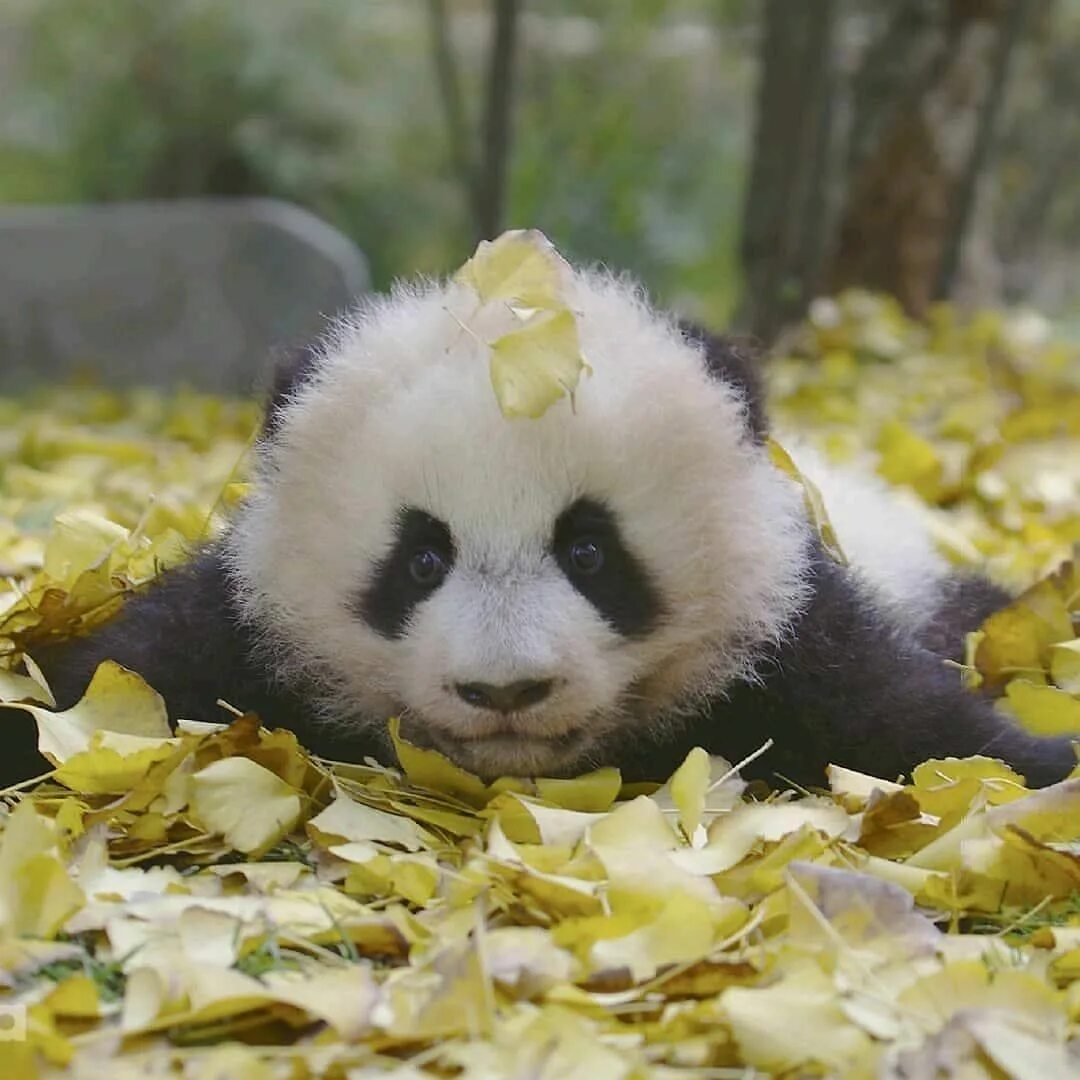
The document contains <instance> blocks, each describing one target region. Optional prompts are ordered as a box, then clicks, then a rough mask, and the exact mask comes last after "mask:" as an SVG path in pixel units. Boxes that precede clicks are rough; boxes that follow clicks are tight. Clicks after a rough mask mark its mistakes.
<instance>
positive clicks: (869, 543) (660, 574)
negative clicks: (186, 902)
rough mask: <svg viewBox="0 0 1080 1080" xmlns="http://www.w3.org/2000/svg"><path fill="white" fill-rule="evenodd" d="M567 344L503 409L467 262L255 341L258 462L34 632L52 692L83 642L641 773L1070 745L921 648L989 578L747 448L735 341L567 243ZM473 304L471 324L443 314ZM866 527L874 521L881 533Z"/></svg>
mask: <svg viewBox="0 0 1080 1080" xmlns="http://www.w3.org/2000/svg"><path fill="white" fill-rule="evenodd" d="M565 288H566V290H567V292H566V298H567V303H568V306H569V307H570V309H571V310H572V311H573V312H574V316H575V318H576V322H577V327H578V332H579V335H580V340H581V346H582V351H583V353H584V355H585V357H586V358H587V360H588V364H589V366H590V368H591V373H590V374H588V375H587V376H586V377H583V378H582V380H581V382H580V385H579V386H578V388H577V392H576V394H575V396H574V399H573V401H572V402H571V401H570V400H569V399H564V400H562V401H560V402H559V403H558V404H557V405H555V406H553V407H552V408H550V409H549V410H548V411H547V412H546V413H545V414H544V415H543V416H542V417H541V418H539V419H528V420H525V419H521V420H508V419H506V418H505V417H504V416H503V415H502V413H501V411H500V408H499V405H498V402H497V400H496V397H495V394H494V392H493V389H492V383H491V377H490V372H489V353H488V349H487V347H486V346H485V344H484V342H485V341H491V340H493V339H494V338H495V337H497V336H498V335H499V334H501V333H506V332H507V329H508V324H507V322H506V320H507V319H508V318H510V316H509V314H508V313H507V312H505V311H500V310H499V309H498V305H495V306H494V307H492V309H491V310H488V308H484V309H482V310H479V312H478V305H477V297H476V295H475V294H474V293H473V292H472V291H471V289H470V287H469V286H468V285H467V284H464V283H461V282H457V281H455V282H451V283H448V284H446V283H436V284H428V285H423V286H419V287H407V288H406V287H401V288H398V289H397V290H396V291H394V292H393V293H392V295H390V296H389V297H384V298H381V299H377V300H374V301H372V302H370V303H366V304H364V305H363V306H361V307H360V308H359V309H358V310H356V311H354V312H353V313H351V314H350V315H349V316H348V317H346V318H344V319H342V320H340V321H339V322H338V323H337V324H336V326H335V327H334V329H333V330H332V332H330V333H329V334H328V335H327V336H326V337H325V338H324V339H323V340H322V341H321V342H320V343H319V344H318V345H317V346H315V347H313V348H311V349H309V350H306V351H304V352H303V353H300V354H298V355H297V356H295V357H293V358H292V360H291V361H290V363H289V364H288V365H287V366H286V367H285V368H284V369H283V370H282V371H281V372H280V373H279V375H278V379H277V383H276V386H275V389H274V394H273V399H272V401H271V404H270V407H269V410H268V416H267V421H266V426H265V430H264V432H263V434H262V437H261V439H260V441H259V446H258V452H257V465H256V470H255V478H254V483H253V490H252V494H251V496H250V498H249V499H248V500H247V502H246V503H245V505H244V506H243V508H242V510H241V511H240V512H239V514H238V516H237V518H236V520H235V521H234V523H233V524H232V526H231V528H230V530H229V532H228V533H227V535H226V536H225V537H224V539H223V540H222V541H220V542H219V543H216V544H215V545H213V546H211V547H208V548H207V549H206V550H203V551H201V552H199V553H197V554H196V556H195V557H194V558H193V559H192V561H191V562H190V563H189V564H187V565H185V566H184V567H182V568H178V569H176V570H173V571H171V572H169V573H167V574H165V575H164V576H163V579H162V580H161V581H160V583H159V584H158V585H157V586H155V587H154V588H152V589H150V590H149V591H147V592H146V593H145V594H143V595H141V596H139V597H137V598H134V599H132V600H131V601H129V602H128V604H127V605H126V607H125V608H124V610H123V612H122V613H121V615H120V616H118V617H117V619H116V620H114V621H113V622H112V623H111V624H110V625H108V626H107V627H106V628H104V629H103V630H102V631H100V632H99V633H97V634H95V635H93V636H91V637H89V638H86V639H79V640H75V641H73V642H70V643H67V644H66V645H63V646H59V647H56V648H54V649H52V650H48V651H47V652H46V653H43V654H42V655H40V656H37V657H36V659H37V660H38V662H39V663H40V664H41V665H42V666H43V668H44V669H45V672H46V674H47V676H48V677H49V679H50V681H51V683H52V686H53V688H54V691H55V693H56V696H57V699H58V704H59V706H60V707H65V706H69V705H71V704H72V703H73V702H74V701H76V700H77V699H78V698H79V697H80V696H81V694H82V692H83V691H84V689H85V687H86V684H87V682H88V681H89V678H90V676H91V674H92V673H93V671H94V669H95V667H96V666H97V664H98V663H99V662H100V661H102V660H103V659H106V658H111V659H115V660H116V661H118V662H119V663H121V664H123V665H125V666H126V667H128V668H131V669H133V670H135V671H137V672H139V673H140V674H141V675H142V676H143V677H144V678H145V679H146V680H147V681H148V682H149V683H150V685H152V686H154V687H155V688H156V689H157V690H158V691H159V692H161V694H162V695H163V696H164V697H165V699H166V702H167V703H168V706H169V712H170V715H171V716H173V717H185V718H191V719H201V720H219V721H220V720H222V719H224V714H223V712H222V710H221V709H220V707H219V706H218V705H217V704H216V702H217V701H218V699H219V698H221V699H225V700H226V701H228V702H229V703H230V704H232V705H233V706H235V707H237V708H239V709H242V710H246V711H247V710H250V711H256V712H258V713H259V714H260V715H261V717H262V719H263V722H264V723H265V724H266V726H268V727H279V726H284V727H288V728H291V729H292V730H294V731H295V732H296V734H297V735H298V736H299V738H300V739H301V741H302V742H303V743H304V744H305V745H306V746H308V747H309V748H310V749H311V750H313V751H314V752H316V753H318V754H321V755H324V756H326V757H330V758H334V759H338V760H352V761H360V760H362V759H363V758H364V757H365V756H373V757H375V758H377V759H381V760H384V761H389V762H392V761H393V753H392V749H391V746H390V744H389V740H388V738H387V736H386V722H387V719H388V718H389V717H391V716H399V717H400V718H401V728H402V733H403V735H404V736H405V737H406V738H408V739H409V740H410V741H413V742H415V743H419V744H421V745H425V746H429V747H432V748H434V749H437V750H439V751H441V752H442V753H443V754H445V755H446V756H448V757H449V758H451V759H453V760H454V761H455V762H457V763H459V764H460V765H461V766H463V767H464V768H466V769H469V770H472V771H474V772H475V773H478V774H479V775H480V776H482V777H485V778H492V777H496V776H500V775H507V774H515V775H546V776H567V775H575V774H578V773H580V772H583V771H586V770H588V769H591V768H594V767H597V766H602V765H614V766H617V767H618V768H619V769H621V770H622V772H623V775H624V777H626V778H627V779H635V780H637V779H649V780H657V781H663V780H665V779H666V778H667V777H668V776H669V775H670V773H671V772H672V771H673V770H674V769H675V768H676V767H677V766H678V765H679V763H680V762H681V761H682V759H683V758H684V756H685V755H686V753H687V752H688V751H689V750H690V749H691V748H692V747H694V746H703V747H704V748H705V749H706V750H708V751H709V752H711V753H714V754H718V755H722V756H723V757H725V758H727V759H728V760H729V761H732V762H738V761H741V760H742V759H744V758H746V757H748V756H750V755H752V754H753V753H754V752H755V751H757V750H759V748H760V747H762V745H763V744H764V743H765V742H766V740H769V739H771V740H772V746H771V748H770V749H769V750H768V751H767V752H766V753H764V754H762V755H760V756H759V757H757V758H756V759H755V760H754V761H753V762H752V764H751V765H749V766H748V767H747V769H745V770H744V775H747V776H749V777H755V776H757V777H762V778H764V779H766V780H770V781H772V782H783V781H791V782H794V783H797V784H800V785H822V784H823V783H824V782H825V768H826V766H827V765H828V764H829V763H836V764H840V765H844V766H847V767H850V768H853V769H858V770H862V771H865V772H868V773H872V774H874V775H876V776H881V777H887V778H894V777H897V776H899V775H901V774H903V773H905V772H907V771H909V770H910V769H911V768H912V766H914V765H915V764H917V763H918V762H920V761H922V760H924V759H926V758H929V757H933V756H942V755H956V756H964V755H971V754H987V755H991V756H994V757H999V758H1002V759H1004V760H1005V761H1007V762H1009V763H1010V764H1012V765H1013V766H1015V767H1016V768H1017V769H1018V770H1019V771H1020V772H1022V773H1023V774H1024V775H1025V776H1026V777H1027V779H1028V781H1029V783H1032V784H1038V785H1042V784H1047V783H1050V782H1053V781H1056V780H1059V779H1060V778H1062V777H1063V776H1064V775H1065V774H1066V773H1067V772H1068V771H1069V769H1070V767H1071V766H1072V764H1073V763H1074V760H1075V757H1074V754H1073V752H1072V750H1071V744H1070V742H1069V741H1068V740H1066V739H1039V738H1035V737H1032V736H1030V735H1028V734H1025V733H1023V732H1022V731H1021V730H1019V729H1018V728H1017V727H1015V726H1013V725H1011V724H1010V723H1009V722H1008V721H1007V720H1006V719H1004V718H1002V717H1000V716H999V715H998V714H997V713H996V712H995V711H994V709H993V708H992V707H991V706H990V705H989V704H988V703H986V702H985V701H983V700H981V699H980V698H978V697H977V696H975V695H974V694H971V693H968V692H966V691H965V690H963V689H962V688H961V685H960V680H959V676H958V674H957V672H956V670H955V668H950V667H949V666H948V665H947V664H946V663H945V658H946V657H947V656H951V655H954V654H955V653H956V652H957V651H958V649H959V648H960V647H961V645H962V638H963V633H964V632H965V631H966V630H968V629H972V628H974V627H975V626H976V625H977V624H978V623H979V621H980V620H981V619H982V618H983V617H984V616H985V615H987V614H988V613H989V612H990V611H991V610H993V609H994V608H995V607H997V606H999V605H1000V604H1001V603H1003V602H1005V601H1006V600H1007V597H1004V596H1003V595H1001V594H999V593H998V592H997V590H995V589H993V588H992V587H991V586H989V585H988V584H986V583H984V582H981V581H977V580H966V579H960V578H955V577H953V576H950V574H949V572H948V570H947V568H946V567H945V566H944V565H943V564H942V563H941V561H940V560H939V559H938V558H937V557H936V556H935V555H934V553H933V550H932V548H931V546H930V544H929V542H928V540H927V539H926V538H925V537H924V536H922V535H921V533H920V532H919V530H918V528H917V527H915V526H913V525H912V523H911V522H910V521H908V520H906V519H904V518H903V516H902V515H898V512H897V509H896V507H895V506H894V505H893V504H892V502H891V501H890V498H889V494H888V493H887V492H886V491H884V490H883V489H881V488H878V487H876V486H875V485H874V484H873V483H871V482H868V481H866V480H863V479H858V478H855V477H836V476H831V475H829V474H828V472H827V471H826V472H824V473H823V472H822V471H821V468H820V467H819V468H818V469H817V470H816V471H815V473H814V475H815V479H817V480H818V481H819V482H820V483H821V484H822V486H823V490H824V491H825V492H826V495H827V496H829V495H830V493H831V492H835V495H836V509H835V524H836V525H837V528H838V531H839V533H840V539H841V543H842V544H843V545H845V546H846V548H847V549H848V554H849V555H850V556H852V561H853V565H852V566H845V565H841V564H840V563H839V562H837V561H835V560H834V559H833V558H831V557H830V556H829V555H828V554H827V553H826V552H824V551H823V550H822V548H821V546H820V543H819V541H818V539H817V534H816V532H815V530H814V529H813V528H812V527H811V525H810V524H809V522H808V520H807V516H806V513H805V511H804V502H803V497H802V492H801V489H800V488H799V487H798V486H797V485H796V484H795V482H794V481H792V480H791V479H790V478H789V477H788V476H787V475H786V474H785V473H783V472H782V471H780V470H779V469H778V468H776V467H775V466H774V465H773V464H772V462H771V461H770V458H769V455H768V451H767V448H766V445H765V420H764V407H763V402H762V395H761V391H760V387H759V386H758V384H757V381H756V376H755V373H754V370H753V367H752V366H751V364H750V363H748V362H747V361H746V360H745V359H744V358H743V357H742V356H741V355H740V354H739V353H738V352H737V351H736V350H734V349H733V348H732V347H730V346H729V345H728V344H727V343H726V342H724V341H722V340H717V339H712V338H710V337H708V336H707V335H704V334H702V333H699V332H697V331H694V330H688V329H686V328H684V327H682V326H680V325H679V324H678V323H677V322H675V321H674V320H672V319H670V318H668V317H666V316H664V315H662V314H660V313H658V312H656V311H655V310H653V309H652V308H651V307H650V306H649V304H648V303H647V301H646V300H645V298H644V297H643V296H642V294H641V293H640V291H639V290H638V289H637V288H636V287H635V286H633V285H632V284H629V283H627V282H626V281H624V280H621V279H619V278H616V277H613V276H610V275H608V274H605V273H600V272H595V271H592V270H581V269H573V270H571V269H569V268H567V281H566V283H565ZM465 324H467V325H465ZM886 545H887V546H886Z"/></svg>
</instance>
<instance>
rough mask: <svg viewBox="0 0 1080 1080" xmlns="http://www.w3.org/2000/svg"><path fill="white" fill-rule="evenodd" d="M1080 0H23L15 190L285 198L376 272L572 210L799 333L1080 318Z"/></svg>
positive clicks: (608, 241) (588, 254)
mask: <svg viewBox="0 0 1080 1080" xmlns="http://www.w3.org/2000/svg"><path fill="white" fill-rule="evenodd" d="M1078 48H1080V0H815V2H813V3H799V2H797V0H761V2H754V0H574V2H570V0H168V2H165V0H96V2H95V3H87V2H85V0H2V4H0V103H2V105H0V203H6V204H69V203H85V202H111V201H116V200H137V199H147V198H152V199H160V198H165V199H172V198H176V197H182V196H206V195H217V196H220V195H224V196H238V195H244V196H251V195H258V196H275V197H279V198H282V199H286V200H289V201H292V202H295V203H297V204H299V205H300V206H302V207H305V208H307V209H308V210H310V211H312V212H314V213H315V214H317V215H318V216H319V217H321V218H323V219H324V220H325V221H327V222H329V223H331V224H332V225H334V226H336V227H337V228H338V229H340V230H341V231H342V232H343V233H344V234H346V235H347V236H348V237H350V238H352V239H353V240H354V241H355V242H356V243H357V244H358V245H359V246H360V248H361V249H362V251H363V252H364V254H365V255H366V257H367V259H368V261H369V265H370V271H371V276H372V279H373V283H374V285H375V286H376V287H378V288H383V287H385V286H387V285H388V284H389V283H390V282H391V281H392V280H393V279H394V278H395V277H397V276H408V275H412V274H415V273H417V272H424V273H429V272H430V273H437V272H444V271H449V270H452V269H453V268H455V267H456V266H458V265H459V264H460V263H461V262H462V261H463V260H464V259H465V258H466V257H467V256H468V254H469V253H470V252H471V250H472V247H473V245H474V244H475V242H476V240H477V238H479V237H484V236H491V235H494V234H497V233H498V232H500V231H501V230H502V229H504V228H507V227H517V226H530V227H537V228H540V229H542V230H543V231H545V232H546V233H547V234H548V235H549V236H550V237H551V238H552V239H553V240H554V241H555V243H556V244H557V245H558V246H559V247H560V248H561V249H562V250H563V251H564V252H565V253H567V254H568V255H570V256H572V257H575V258H578V259H585V260H600V261H603V262H605V263H607V264H609V265H611V266H613V267H617V268H622V269H628V270H631V271H633V272H634V273H635V274H637V275H638V276H640V277H641V278H642V279H643V281H644V282H645V283H646V285H647V286H648V288H649V289H650V291H651V292H652V293H653V294H654V295H655V296H657V297H658V298H659V299H660V300H661V301H662V302H664V303H666V304H669V305H671V306H674V307H676V308H678V309H679V310H681V311H682V312H684V313H686V314H688V315H691V316H693V317H696V318H699V319H701V320H704V321H705V322H707V323H709V324H710V325H713V326H727V325H730V326H735V327H737V328H739V329H741V330H746V331H750V332H752V333H754V334H756V335H758V336H760V337H762V338H763V339H765V340H771V339H773V338H774V337H775V335H776V333H777V332H778V331H779V330H780V329H781V328H782V327H783V326H785V325H786V324H788V323H789V322H790V321H791V320H793V319H796V318H798V317H799V316H800V315H801V314H802V313H803V312H804V311H805V309H806V305H807V303H808V302H809V301H810V300H811V299H812V298H814V297H815V296H818V295H822V294H826V293H828V294H831V293H835V292H837V291H839V290H841V289H844V288H846V287H849V286H863V287H867V288H870V289H874V290H882V291H886V292H888V293H891V294H893V295H894V296H895V297H897V298H898V299H899V301H900V303H901V304H902V305H903V307H904V309H905V310H906V311H907V312H908V313H909V314H912V315H915V316H920V315H922V314H924V313H925V312H926V310H927V309H928V307H929V305H931V304H932V303H933V301H934V300H936V299H939V298H946V297H947V298H952V299H955V300H958V301H959V302H961V303H963V304H979V305H996V306H1001V305H1006V306H1008V305H1021V304H1022V305H1031V306H1034V307H1036V308H1038V309H1040V310H1041V311H1043V312H1045V313H1046V314H1047V315H1049V316H1050V317H1052V318H1053V319H1054V321H1055V322H1056V323H1057V324H1058V325H1059V327H1060V328H1061V329H1062V331H1063V332H1065V333H1073V332H1074V331H1075V332H1080V280H1078V277H1077V275H1076V274H1074V273H1072V267H1073V265H1074V260H1075V253H1076V249H1077V246H1078V243H1080V185H1077V184H1076V183H1073V182H1071V181H1072V172H1073V164H1074V162H1076V161H1080V107H1078V106H1080V63H1078V60H1080V51H1078Z"/></svg>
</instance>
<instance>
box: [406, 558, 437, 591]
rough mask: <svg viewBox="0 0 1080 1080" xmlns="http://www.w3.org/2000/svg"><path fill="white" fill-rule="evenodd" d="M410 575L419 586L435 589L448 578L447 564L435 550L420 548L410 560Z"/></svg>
mask: <svg viewBox="0 0 1080 1080" xmlns="http://www.w3.org/2000/svg"><path fill="white" fill-rule="evenodd" d="M409 575H410V576H411V577H412V579H413V581H415V582H416V584H417V585H422V586H424V588H426V589H431V588H434V587H435V586H436V585H438V584H439V583H440V582H441V581H442V579H443V578H444V577H446V562H445V560H444V559H443V557H442V555H440V554H439V552H437V551H436V550H435V549H434V548H420V550H419V551H416V552H414V553H413V557H412V558H411V559H410V560H409Z"/></svg>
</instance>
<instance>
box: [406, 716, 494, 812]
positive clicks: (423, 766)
mask: <svg viewBox="0 0 1080 1080" xmlns="http://www.w3.org/2000/svg"><path fill="white" fill-rule="evenodd" d="M390 739H391V741H392V742H393V744H394V752H395V753H396V754H397V759H398V761H399V762H400V763H401V768H402V769H403V770H404V772H405V775H406V776H407V777H408V778H409V780H410V781H411V782H412V783H414V784H416V785H418V786H419V787H425V788H430V789H431V790H432V791H445V792H446V793H447V794H450V795H454V796H456V797H457V798H459V799H462V800H464V801H465V802H467V803H469V804H470V805H472V806H483V805H484V804H485V803H486V802H487V801H488V797H489V796H488V789H487V785H486V784H485V783H484V782H483V781H482V780H481V779H479V777H476V776H473V775H472V773H467V772H466V771H465V770H464V769H462V768H459V767H458V766H457V765H455V764H454V763H453V762H452V761H451V760H450V759H449V758H447V757H444V756H443V755H442V754H440V753H439V752H438V751H437V750H425V749H423V748H422V747H419V746H413V744H412V743H410V742H409V741H408V740H407V739H405V738H403V737H402V735H401V722H400V721H399V720H398V719H397V717H394V718H393V719H391V721H390Z"/></svg>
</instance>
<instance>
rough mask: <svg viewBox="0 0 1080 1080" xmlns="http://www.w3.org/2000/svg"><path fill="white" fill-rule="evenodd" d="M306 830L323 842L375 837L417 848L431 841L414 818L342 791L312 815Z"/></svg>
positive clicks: (329, 842) (382, 841)
mask: <svg viewBox="0 0 1080 1080" xmlns="http://www.w3.org/2000/svg"><path fill="white" fill-rule="evenodd" d="M307 830H308V832H309V833H310V835H311V836H313V837H314V838H316V839H317V840H318V841H319V842H320V843H322V844H323V845H325V846H331V845H333V844H337V843H340V842H341V841H342V840H349V841H367V840H375V841H378V842H379V843H381V844H393V845H394V846H395V847H403V848H404V849H405V850H406V851H419V850H420V849H421V848H424V847H428V846H429V844H430V842H431V838H430V837H429V836H428V835H427V834H426V833H425V832H424V830H423V829H421V828H420V826H419V825H417V824H416V822H415V821H411V820H410V819H409V818H407V817H405V816H404V815H399V814H388V813H387V812H386V811H385V810H379V809H377V808H376V807H374V806H365V805H364V804H363V803H359V802H355V801H354V800H353V799H350V798H348V796H345V795H340V796H339V797H338V798H336V799H335V800H334V801H333V802H332V803H331V804H330V805H329V806H328V807H327V808H326V809H325V810H324V811H323V812H322V813H321V814H319V815H317V816H316V817H313V818H312V819H311V820H310V821H309V822H308V823H307Z"/></svg>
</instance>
